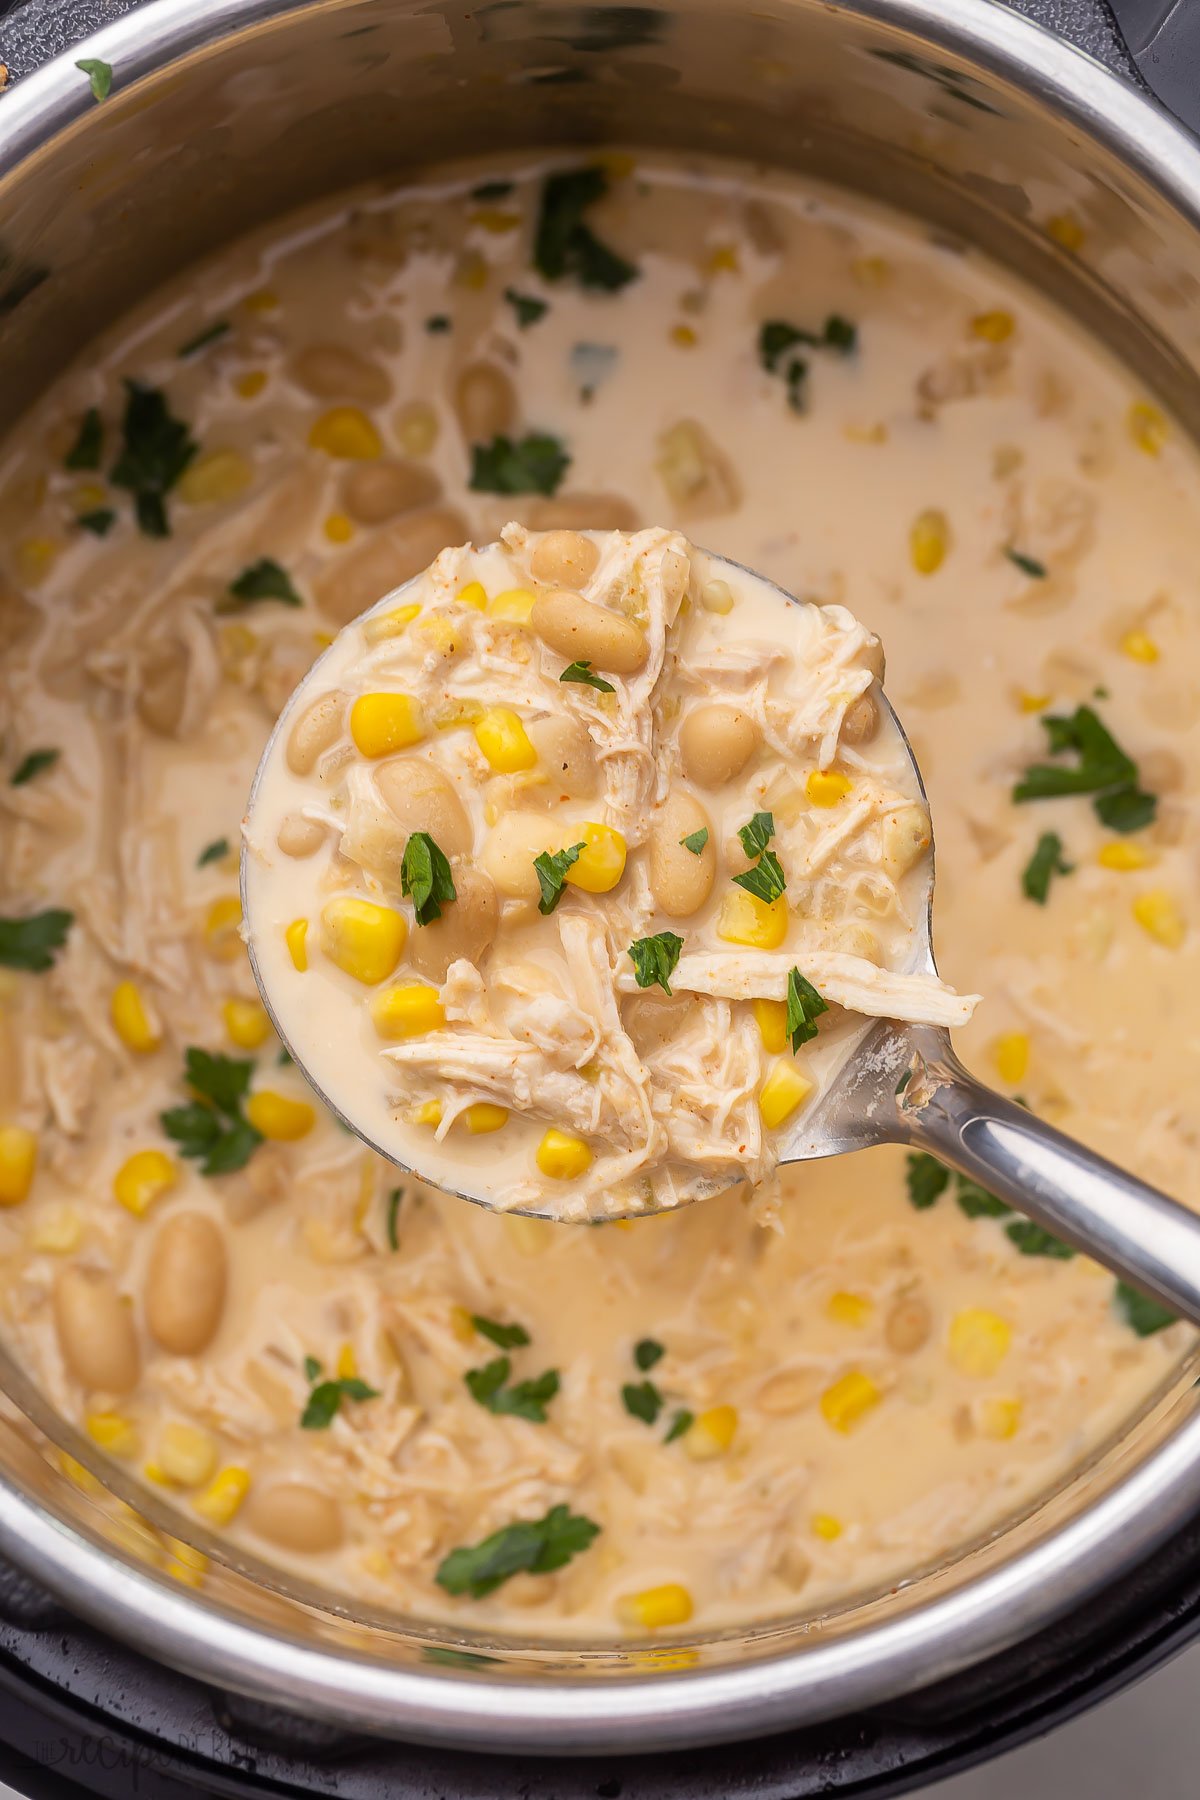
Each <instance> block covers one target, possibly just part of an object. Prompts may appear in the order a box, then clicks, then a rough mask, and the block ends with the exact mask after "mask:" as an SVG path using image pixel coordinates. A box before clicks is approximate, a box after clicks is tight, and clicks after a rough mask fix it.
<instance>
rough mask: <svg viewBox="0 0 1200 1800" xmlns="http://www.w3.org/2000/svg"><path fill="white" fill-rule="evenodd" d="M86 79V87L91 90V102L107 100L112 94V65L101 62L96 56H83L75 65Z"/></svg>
mask: <svg viewBox="0 0 1200 1800" xmlns="http://www.w3.org/2000/svg"><path fill="white" fill-rule="evenodd" d="M75 67H76V68H77V69H81V70H82V71H83V73H84V74H85V75H86V76H87V78H88V86H89V87H90V88H91V90H92V99H93V100H107V99H108V96H109V95H110V94H111V92H112V78H113V72H112V64H111V63H106V62H101V61H100V58H99V57H98V56H85V57H82V58H81V59H80V61H79V62H77V63H76V64H75Z"/></svg>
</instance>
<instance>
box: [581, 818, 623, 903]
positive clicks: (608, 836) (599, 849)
mask: <svg viewBox="0 0 1200 1800" xmlns="http://www.w3.org/2000/svg"><path fill="white" fill-rule="evenodd" d="M567 838H568V842H569V843H571V844H579V843H582V845H583V849H582V850H581V851H580V852H579V856H578V858H577V859H576V861H575V862H573V863H572V864H571V867H570V868H569V869H568V870H567V881H568V883H569V884H570V886H571V887H577V888H582V889H583V891H584V893H585V894H608V893H611V891H612V889H613V888H615V887H616V885H617V883H618V881H620V879H621V877H622V875H623V874H624V873H625V839H624V838H623V837H622V836H621V833H620V832H619V831H614V829H613V827H612V826H611V825H597V824H596V823H595V822H594V820H588V822H587V823H586V824H584V825H580V826H574V825H572V826H571V827H570V829H569V831H568V833H567Z"/></svg>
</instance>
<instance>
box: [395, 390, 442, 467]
mask: <svg viewBox="0 0 1200 1800" xmlns="http://www.w3.org/2000/svg"><path fill="white" fill-rule="evenodd" d="M396 436H397V437H398V438H399V440H400V445H401V448H402V449H404V450H406V451H407V452H408V454H409V456H428V455H429V452H430V451H431V450H432V449H433V446H434V445H435V444H436V443H437V439H438V419H437V414H436V413H435V412H434V410H433V408H432V406H428V405H427V404H426V403H425V401H424V400H414V401H412V402H411V403H410V404H409V405H408V406H402V407H401V409H400V411H399V412H398V413H397V414H396Z"/></svg>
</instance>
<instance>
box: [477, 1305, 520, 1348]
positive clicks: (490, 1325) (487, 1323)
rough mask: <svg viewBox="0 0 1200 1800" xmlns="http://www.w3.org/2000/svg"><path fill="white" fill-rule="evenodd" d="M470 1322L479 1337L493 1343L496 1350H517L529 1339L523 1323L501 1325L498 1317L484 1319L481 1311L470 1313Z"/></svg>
mask: <svg viewBox="0 0 1200 1800" xmlns="http://www.w3.org/2000/svg"><path fill="white" fill-rule="evenodd" d="M471 1323H472V1325H473V1326H474V1327H475V1329H476V1331H477V1332H478V1333H479V1335H480V1337H485V1338H487V1340H488V1342H489V1343H492V1344H495V1346H496V1348H497V1350H519V1349H521V1347H522V1345H524V1344H527V1343H528V1342H529V1341H530V1340H529V1333H528V1332H527V1331H526V1329H525V1327H524V1326H523V1325H502V1324H501V1323H500V1321H499V1320H498V1319H485V1318H484V1317H483V1315H482V1314H481V1313H472V1314H471Z"/></svg>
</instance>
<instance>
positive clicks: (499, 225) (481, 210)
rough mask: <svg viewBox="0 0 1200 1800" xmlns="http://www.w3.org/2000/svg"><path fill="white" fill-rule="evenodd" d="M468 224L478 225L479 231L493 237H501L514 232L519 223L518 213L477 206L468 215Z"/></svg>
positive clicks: (496, 207)
mask: <svg viewBox="0 0 1200 1800" xmlns="http://www.w3.org/2000/svg"><path fill="white" fill-rule="evenodd" d="M467 220H468V223H469V224H471V225H478V226H479V228H480V230H481V231H490V232H492V233H493V235H497V236H503V234H504V233H505V232H506V231H515V230H516V229H517V227H518V226H519V225H520V223H521V215H520V213H515V212H505V211H504V208H503V207H500V206H477V207H476V208H475V211H474V212H472V213H468V215H467Z"/></svg>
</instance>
